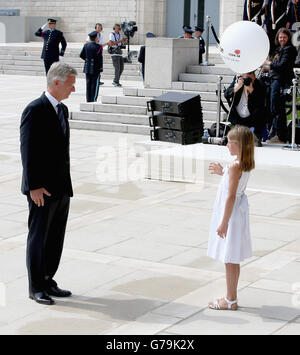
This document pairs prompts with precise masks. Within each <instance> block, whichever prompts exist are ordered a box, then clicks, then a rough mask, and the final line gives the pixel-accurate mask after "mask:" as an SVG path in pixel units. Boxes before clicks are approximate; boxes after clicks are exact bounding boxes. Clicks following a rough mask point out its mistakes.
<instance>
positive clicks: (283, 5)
mask: <svg viewBox="0 0 300 355" xmlns="http://www.w3.org/2000/svg"><path fill="white" fill-rule="evenodd" d="M288 4H289V0H269V1H268V4H267V8H266V18H265V24H266V29H267V33H268V36H269V40H270V46H271V49H270V54H271V56H272V55H274V51H275V49H276V45H275V37H276V34H277V32H278V30H280V29H281V28H283V27H286V26H287V22H288V17H287V14H288Z"/></svg>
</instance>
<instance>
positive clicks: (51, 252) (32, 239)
mask: <svg viewBox="0 0 300 355" xmlns="http://www.w3.org/2000/svg"><path fill="white" fill-rule="evenodd" d="M76 75H77V71H76V69H74V68H72V67H71V66H69V65H67V64H65V63H62V62H58V63H54V64H52V66H51V68H50V70H49V72H48V75H47V83H48V87H47V91H46V92H44V93H43V94H42V96H41V97H40V98H38V99H36V100H34V101H32V102H31V103H30V104H29V105H28V106H27V107H26V108H25V110H24V111H23V114H22V118H21V125H20V143H21V147H20V148H21V158H22V166H23V175H22V188H21V189H22V193H23V194H24V195H26V196H27V201H28V207H29V218H28V228H29V232H28V239H27V251H26V264H27V270H28V279H29V298H30V299H32V300H34V301H36V302H37V303H40V304H43V305H53V304H54V301H53V299H52V298H51V296H54V297H70V296H71V294H72V293H71V292H70V291H66V290H62V289H60V288H59V287H58V285H57V283H56V282H55V280H54V276H55V274H56V272H57V269H58V266H59V263H60V259H61V255H62V251H63V244H64V237H65V230H66V224H67V219H68V213H69V206H70V198H71V197H72V196H73V189H72V181H71V175H70V152H69V151H70V127H69V122H68V116H69V113H68V108H67V106H66V105H64V104H63V103H61V101H62V100H64V99H67V98H68V97H69V95H70V94H71V93H72V92H74V91H75V81H76Z"/></svg>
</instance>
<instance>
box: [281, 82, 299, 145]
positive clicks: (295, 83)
mask: <svg viewBox="0 0 300 355" xmlns="http://www.w3.org/2000/svg"><path fill="white" fill-rule="evenodd" d="M297 91H298V79H293V119H292V142H291V144H289V145H287V146H285V147H283V149H285V150H294V151H300V147H299V146H298V145H297V144H296V120H297V117H298V112H297V96H298V95H297Z"/></svg>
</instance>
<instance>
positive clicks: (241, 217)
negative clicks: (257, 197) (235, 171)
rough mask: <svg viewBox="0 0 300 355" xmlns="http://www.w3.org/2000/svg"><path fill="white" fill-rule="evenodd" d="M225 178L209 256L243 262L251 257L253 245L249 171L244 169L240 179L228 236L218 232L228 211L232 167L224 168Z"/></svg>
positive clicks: (209, 245) (216, 205) (229, 261)
mask: <svg viewBox="0 0 300 355" xmlns="http://www.w3.org/2000/svg"><path fill="white" fill-rule="evenodd" d="M223 173H224V175H223V178H222V181H221V184H220V187H219V190H218V194H217V198H216V202H215V205H214V209H213V215H212V220H211V226H210V239H209V243H208V252H207V255H208V256H209V257H211V258H213V259H217V260H220V261H222V262H223V263H225V264H227V263H230V264H240V263H241V262H242V261H244V260H245V259H247V258H250V257H251V256H252V244H251V237H250V227H249V205H248V198H247V196H246V195H245V190H246V187H247V183H248V180H249V176H250V173H248V172H243V173H242V176H241V178H240V181H239V185H238V189H237V193H236V200H235V204H234V207H233V211H232V214H231V217H230V220H229V223H228V231H227V236H226V238H225V239H222V238H221V237H219V236H218V234H217V229H218V228H219V227H220V225H221V222H222V219H223V216H224V210H225V204H226V200H227V197H228V188H229V167H228V166H227V167H225V168H224V170H223Z"/></svg>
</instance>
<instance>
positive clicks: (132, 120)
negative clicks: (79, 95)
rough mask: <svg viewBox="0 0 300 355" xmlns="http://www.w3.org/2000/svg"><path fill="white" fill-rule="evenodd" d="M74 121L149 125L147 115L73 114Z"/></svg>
mask: <svg viewBox="0 0 300 355" xmlns="http://www.w3.org/2000/svg"><path fill="white" fill-rule="evenodd" d="M71 117H72V120H79V121H93V122H106V123H108V122H109V123H122V124H131V125H142V126H143V125H144V126H147V125H149V117H148V116H147V115H132V114H125V113H103V112H82V111H80V112H72V114H71Z"/></svg>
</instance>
